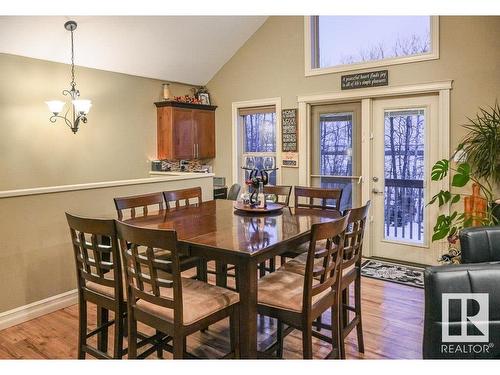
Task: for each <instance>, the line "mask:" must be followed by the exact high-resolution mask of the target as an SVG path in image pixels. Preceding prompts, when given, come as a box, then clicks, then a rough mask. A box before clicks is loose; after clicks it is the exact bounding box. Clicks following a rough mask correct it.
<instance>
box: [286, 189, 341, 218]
mask: <svg viewBox="0 0 500 375" xmlns="http://www.w3.org/2000/svg"><path fill="white" fill-rule="evenodd" d="M294 195H295V208H318V209H323V210H337V211H339V212H340V200H341V199H342V189H325V188H315V187H303V186H295V189H294ZM301 198H302V199H305V200H306V201H307V203H304V202H303V201H302V202H301ZM329 200H334V201H335V203H334V204H333V205H331V204H328V201H329Z"/></svg>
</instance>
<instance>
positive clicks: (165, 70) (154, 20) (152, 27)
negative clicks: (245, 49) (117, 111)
mask: <svg viewBox="0 0 500 375" xmlns="http://www.w3.org/2000/svg"><path fill="white" fill-rule="evenodd" d="M266 18H267V17H263V16H159V17H156V16H155V17H143V16H141V17H136V16H122V17H118V16H113V17H108V16H102V17H100V16H92V17H90V16H89V17H86V16H75V17H59V16H53V17H52V16H51V17H38V16H36V17H28V16H22V17H18V16H8V17H7V16H3V17H0V52H3V53H9V54H15V55H21V56H28V57H33V58H37V59H43V60H49V61H56V62H62V63H69V62H70V57H71V54H70V33H69V31H66V30H65V29H64V27H63V25H64V23H65V22H66V21H68V20H70V19H73V20H75V21H76V22H77V23H78V28H77V30H76V31H75V64H76V65H80V66H85V67H90V68H96V69H103V70H110V71H114V72H120V73H127V74H132V75H137V76H142V77H150V78H157V79H161V80H166V81H177V82H185V83H191V84H196V85H204V84H206V83H207V82H208V81H209V80H210V79H211V78H212V77H213V76H214V74H215V73H217V71H218V70H219V69H220V68H221V67H222V66H223V65H224V64H225V63H226V62H227V61H228V60H229V59H230V58H231V57H232V56H233V55H234V53H235V52H236V51H237V50H238V49H239V48H240V47H241V46H242V45H243V44H244V43H245V41H246V40H247V39H248V38H249V37H250V36H251V35H252V34H253V33H254V32H255V31H256V30H257V29H258V28H259V27H260V26H261V25H262V24H263V23H264V21H265V20H266Z"/></svg>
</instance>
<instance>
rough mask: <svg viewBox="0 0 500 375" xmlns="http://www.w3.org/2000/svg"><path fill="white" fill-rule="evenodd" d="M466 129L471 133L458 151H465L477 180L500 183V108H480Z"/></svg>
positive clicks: (497, 106)
mask: <svg viewBox="0 0 500 375" xmlns="http://www.w3.org/2000/svg"><path fill="white" fill-rule="evenodd" d="M479 111H480V112H479V113H478V114H477V115H476V118H474V119H470V118H469V119H468V120H469V124H467V125H464V128H465V129H467V130H468V131H469V133H468V134H467V135H466V136H465V138H464V139H463V141H462V143H460V145H458V148H457V151H463V152H464V153H465V157H466V160H467V163H469V165H470V166H471V168H472V170H473V171H474V175H475V176H476V177H477V178H481V179H485V180H486V181H487V180H491V182H493V183H499V182H500V106H499V104H498V101H496V102H495V105H494V106H493V107H489V108H487V109H484V108H479Z"/></svg>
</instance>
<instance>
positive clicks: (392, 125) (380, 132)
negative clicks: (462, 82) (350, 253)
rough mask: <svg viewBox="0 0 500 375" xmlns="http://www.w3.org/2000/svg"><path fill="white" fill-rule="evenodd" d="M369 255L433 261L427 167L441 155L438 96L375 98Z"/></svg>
mask: <svg viewBox="0 0 500 375" xmlns="http://www.w3.org/2000/svg"><path fill="white" fill-rule="evenodd" d="M372 113H373V143H372V155H371V163H372V164H371V170H372V175H371V188H372V189H371V196H372V198H371V199H372V216H373V221H372V224H373V225H372V255H374V256H377V257H381V258H388V259H395V260H402V261H407V262H412V263H420V264H434V263H436V260H437V258H438V254H439V248H438V246H437V245H435V244H433V243H432V242H431V237H432V234H431V233H432V232H431V230H432V226H433V223H434V222H435V219H436V217H437V214H438V212H437V209H436V208H435V206H427V202H428V201H429V198H430V197H431V196H433V195H434V194H436V192H437V190H439V189H437V186H434V185H437V184H434V185H433V184H431V183H430V182H431V179H430V169H431V166H432V164H433V163H434V162H435V161H436V160H437V158H438V155H439V152H438V151H439V124H438V96H437V95H436V96H431V95H429V96H418V97H407V98H397V99H380V100H378V99H377V100H374V101H373V112H372Z"/></svg>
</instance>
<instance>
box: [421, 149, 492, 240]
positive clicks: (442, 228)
mask: <svg viewBox="0 0 500 375" xmlns="http://www.w3.org/2000/svg"><path fill="white" fill-rule="evenodd" d="M452 172H453V176H452V179H451V186H452V187H464V186H465V185H467V183H469V182H470V181H472V182H474V183H476V184H477V185H478V186H479V187H480V189H481V192H482V193H483V195H484V196H485V198H486V200H487V201H488V202H489V203H490V204H487V207H486V214H485V216H484V217H473V216H466V215H465V213H463V212H462V213H459V212H458V211H453V210H452V206H453V205H455V204H457V203H459V202H460V200H461V199H460V198H461V195H460V194H453V193H451V192H450V191H448V190H440V191H439V193H437V194H436V195H434V196H433V197H432V198H431V200H430V201H429V203H428V205H430V204H435V203H436V202H437V204H438V206H439V207H442V206H444V205H448V207H449V211H450V213H449V214H448V215H446V214H442V215H439V216H438V218H437V220H436V224H435V225H434V233H433V235H432V241H438V240H442V239H444V238H450V237H453V236H455V235H457V234H458V232H459V230H460V229H462V228H464V227H467V226H470V225H471V224H472V222H473V221H479V222H480V223H481V225H485V226H487V225H495V224H497V219H496V217H495V216H494V215H493V205H492V204H491V202H492V201H493V194H492V192H491V188H490V187H489V184H488V185H485V184H483V183H482V182H481V181H480V180H479V179H478V178H477V177H476V176H474V175H473V174H472V172H471V166H470V165H469V164H468V163H459V164H458V165H457V166H456V168H454V167H452V164H451V163H450V161H449V160H446V159H443V160H439V161H438V162H437V163H436V164H434V166H433V167H432V172H431V179H432V180H433V181H440V180H442V179H444V178H445V177H446V176H448V174H449V173H452Z"/></svg>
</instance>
